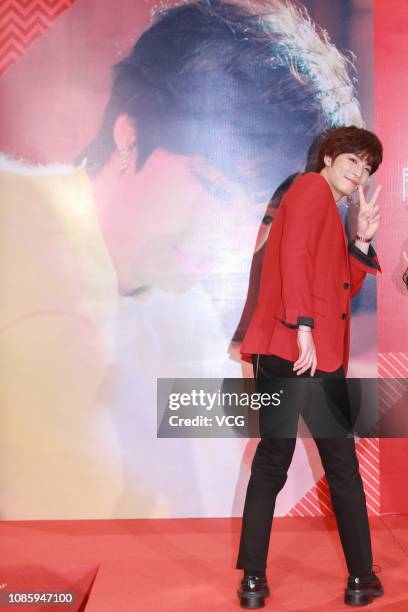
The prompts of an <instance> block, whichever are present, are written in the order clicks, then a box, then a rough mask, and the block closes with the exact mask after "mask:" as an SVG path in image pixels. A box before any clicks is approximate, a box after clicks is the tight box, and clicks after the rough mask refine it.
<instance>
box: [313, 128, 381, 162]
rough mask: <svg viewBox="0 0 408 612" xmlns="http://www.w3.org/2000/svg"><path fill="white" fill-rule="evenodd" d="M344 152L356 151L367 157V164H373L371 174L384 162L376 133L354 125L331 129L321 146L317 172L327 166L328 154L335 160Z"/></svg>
mask: <svg viewBox="0 0 408 612" xmlns="http://www.w3.org/2000/svg"><path fill="white" fill-rule="evenodd" d="M342 153H354V154H355V155H359V156H360V157H362V158H366V159H367V164H368V165H369V166H371V170H370V174H374V172H375V171H376V170H377V169H378V166H379V165H380V164H381V162H382V156H383V147H382V144H381V141H380V140H379V138H378V137H377V136H376V135H375V134H373V133H372V132H369V131H368V130H365V129H363V128H358V127H356V126H354V125H351V126H349V127H340V128H337V129H333V130H329V131H328V132H327V133H326V134H325V135H324V137H323V140H322V142H321V144H320V147H319V153H318V158H317V172H320V170H322V169H323V168H324V167H325V163H324V158H325V156H326V155H328V156H330V157H331V158H332V160H333V161H334V160H335V159H336V157H337V156H338V155H341V154H342Z"/></svg>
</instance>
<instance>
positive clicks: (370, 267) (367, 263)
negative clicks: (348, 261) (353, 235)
mask: <svg viewBox="0 0 408 612" xmlns="http://www.w3.org/2000/svg"><path fill="white" fill-rule="evenodd" d="M348 250H349V253H350V256H351V257H353V263H354V264H355V265H356V266H357V267H358V268H360V269H361V270H363V271H364V272H368V273H369V274H377V272H381V267H380V264H379V261H378V257H377V253H376V252H375V251H374V248H373V246H372V245H371V244H370V246H369V247H368V253H367V254H366V253H363V251H360V249H359V248H358V247H356V245H355V244H354V241H352V240H350V241H349V244H348Z"/></svg>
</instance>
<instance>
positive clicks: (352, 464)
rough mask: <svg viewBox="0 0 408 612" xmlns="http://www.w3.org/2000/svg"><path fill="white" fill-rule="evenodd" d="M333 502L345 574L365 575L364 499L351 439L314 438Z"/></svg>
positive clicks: (367, 560)
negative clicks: (344, 563)
mask: <svg viewBox="0 0 408 612" xmlns="http://www.w3.org/2000/svg"><path fill="white" fill-rule="evenodd" d="M315 442H316V445H317V448H318V450H319V454H320V458H321V461H322V465H323V468H324V471H325V473H326V478H327V482H328V484H329V488H330V494H331V498H332V503H333V509H334V513H335V516H336V521H337V527H338V530H339V535H340V540H341V544H342V547H343V551H344V556H345V558H346V563H347V567H348V571H349V573H350V574H352V575H354V576H362V575H366V574H369V573H370V572H371V569H372V564H373V558H372V551H371V538H370V527H369V522H368V516H367V506H366V497H365V493H364V489H363V483H362V480H361V476H360V472H359V465H358V459H357V455H356V450H355V442H354V438H343V439H342V438H339V439H328V438H320V439H319V438H316V439H315Z"/></svg>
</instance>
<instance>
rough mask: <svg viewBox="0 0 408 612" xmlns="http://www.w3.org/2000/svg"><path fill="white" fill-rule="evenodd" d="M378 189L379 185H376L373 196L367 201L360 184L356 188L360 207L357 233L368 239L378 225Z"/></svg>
mask: <svg viewBox="0 0 408 612" xmlns="http://www.w3.org/2000/svg"><path fill="white" fill-rule="evenodd" d="M380 191H381V185H379V186H378V187H377V189H376V190H375V192H374V195H373V197H372V198H371V200H370V201H369V202H367V201H366V199H365V195H364V191H363V188H362V186H361V185H360V186H359V188H358V193H359V196H360V209H359V212H358V217H357V234H359V235H360V236H362V237H363V238H366V239H368V240H370V239H371V238H372V237H373V236H374V234H375V232H376V231H377V229H378V226H379V225H380V207H379V205H378V204H377V198H378V196H379V194H380Z"/></svg>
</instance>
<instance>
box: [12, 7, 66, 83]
mask: <svg viewBox="0 0 408 612" xmlns="http://www.w3.org/2000/svg"><path fill="white" fill-rule="evenodd" d="M74 2H75V0H2V2H1V6H0V76H1V75H2V74H4V73H5V72H6V70H7V69H8V68H9V67H10V66H11V65H12V64H14V62H16V61H17V60H18V59H19V58H20V57H21V56H22V55H24V53H25V52H26V51H27V49H28V48H29V47H30V46H31V45H32V43H33V42H34V41H35V40H36V39H37V38H38V37H39V36H41V34H43V33H44V32H45V31H46V30H48V28H49V27H51V26H52V24H53V23H54V21H55V20H56V19H58V17H59V16H60V15H61V13H63V12H64V11H65V10H66V9H68V8H70V7H71V6H72V5H73V3H74Z"/></svg>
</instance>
